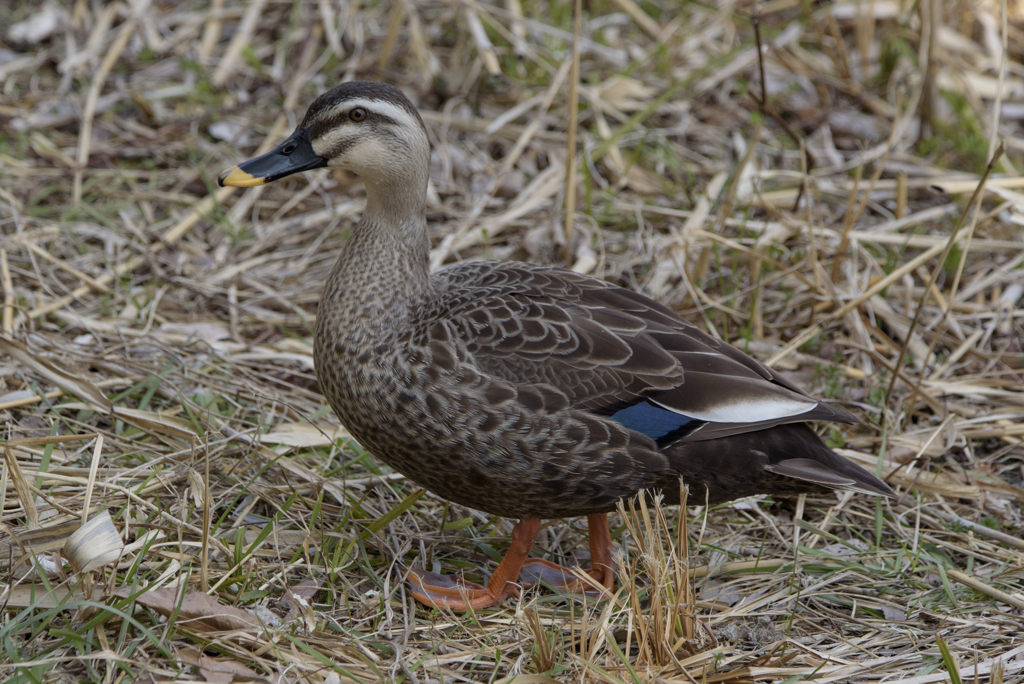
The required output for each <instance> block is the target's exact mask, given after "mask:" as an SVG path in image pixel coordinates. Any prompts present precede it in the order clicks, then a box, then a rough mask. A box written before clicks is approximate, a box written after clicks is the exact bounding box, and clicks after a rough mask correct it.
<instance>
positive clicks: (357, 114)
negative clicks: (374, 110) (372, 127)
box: [348, 107, 366, 121]
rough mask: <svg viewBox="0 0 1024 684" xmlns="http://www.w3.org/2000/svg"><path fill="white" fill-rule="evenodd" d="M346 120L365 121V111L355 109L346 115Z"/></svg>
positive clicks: (359, 108) (358, 108)
mask: <svg viewBox="0 0 1024 684" xmlns="http://www.w3.org/2000/svg"><path fill="white" fill-rule="evenodd" d="M348 118H350V119H352V120H353V121H363V120H365V119H366V110H365V109H363V108H362V107H356V108H355V109H353V110H352V111H351V112H349V113H348Z"/></svg>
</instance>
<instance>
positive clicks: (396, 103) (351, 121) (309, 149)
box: [218, 81, 430, 203]
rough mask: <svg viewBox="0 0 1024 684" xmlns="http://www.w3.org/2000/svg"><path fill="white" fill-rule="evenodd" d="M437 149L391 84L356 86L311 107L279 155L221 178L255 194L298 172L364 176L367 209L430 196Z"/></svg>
mask: <svg viewBox="0 0 1024 684" xmlns="http://www.w3.org/2000/svg"><path fill="white" fill-rule="evenodd" d="M429 159H430V143H429V142H428V140H427V131H426V128H425V127H424V125H423V119H421V118H420V115H419V112H417V111H416V107H414V106H413V104H412V103H411V102H409V100H408V98H406V97H405V95H403V94H402V92H401V91H400V90H398V89H397V88H395V87H393V86H390V85H387V84H386V83H374V82H369V81H350V82H348V83H342V84H341V85H339V86H338V87H336V88H333V89H332V90H329V91H327V92H326V93H324V94H323V95H321V96H320V97H318V98H317V99H316V100H314V101H313V104H311V105H310V106H309V110H307V111H306V116H305V117H304V118H303V119H302V123H300V124H299V126H298V128H296V129H295V132H294V133H292V134H291V135H290V136H288V139H287V140H285V141H284V142H282V143H281V144H280V145H278V146H277V148H275V149H274V150H272V151H270V152H268V153H267V154H264V155H262V156H259V157H256V158H255V159H250V160H249V161H247V162H243V163H241V164H239V165H238V166H232V167H231V168H230V169H227V170H225V171H224V172H222V173H221V174H220V176H219V178H218V181H219V183H220V184H221V185H222V186H223V185H233V186H236V187H243V188H247V187H251V186H254V185H263V184H264V183H269V182H271V181H275V180H277V179H279V178H284V177H285V176H289V175H291V174H293V173H298V172H299V171H309V170H311V169H319V168H323V167H325V166H326V167H330V168H332V169H345V170H347V171H352V172H354V173H357V174H359V175H360V176H361V177H362V178H363V181H364V182H365V184H366V190H367V201H368V203H371V202H375V201H376V200H379V199H382V198H381V197H380V194H381V193H387V194H388V198H389V199H388V201H389V202H393V201H394V200H395V199H397V198H396V197H393V195H396V194H397V195H399V196H401V197H402V198H405V199H420V198H422V197H424V196H425V193H426V186H427V175H428V169H429Z"/></svg>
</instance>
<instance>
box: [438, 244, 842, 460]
mask: <svg viewBox="0 0 1024 684" xmlns="http://www.w3.org/2000/svg"><path fill="white" fill-rule="evenodd" d="M434 278H435V285H436V288H435V291H437V292H442V293H444V296H443V297H442V298H440V299H439V300H438V301H437V305H436V308H435V310H434V311H433V312H431V314H429V315H431V316H432V317H434V319H435V320H436V321H437V322H438V323H439V324H442V325H443V326H444V328H445V331H444V333H442V336H443V337H444V338H446V339H447V340H458V343H459V344H461V345H464V349H465V350H466V352H467V353H468V354H469V356H470V357H471V358H472V359H473V361H474V363H475V365H476V367H477V368H478V369H479V370H480V371H481V372H483V373H485V374H490V375H493V376H495V377H500V378H502V379H505V380H507V381H509V382H513V383H515V384H517V385H536V386H549V387H551V388H553V389H555V390H557V392H558V393H560V394H564V395H565V396H566V397H567V398H568V402H569V405H570V406H571V407H572V408H576V409H586V410H589V411H592V412H594V413H596V414H600V415H606V416H614V415H615V414H616V413H617V412H618V411H621V410H623V409H626V408H628V407H630V406H633V405H636V404H637V403H638V402H648V403H649V404H650V405H651V406H652V407H657V408H660V409H663V410H664V411H666V412H671V413H673V414H678V415H680V416H684V417H686V418H688V419H690V421H689V423H688V428H687V429H686V430H681V431H679V432H678V434H676V433H674V434H673V439H675V440H707V439H713V438H717V437H722V436H726V435H730V434H740V433H744V432H750V431H753V430H760V429H764V428H767V427H770V426H773V425H779V424H783V423H791V422H801V421H807V420H838V421H844V422H853V421H854V420H855V419H854V418H853V417H852V416H850V414H848V413H847V412H845V411H843V410H842V409H838V408H834V407H831V406H828V405H826V404H822V403H820V402H818V401H816V400H815V399H813V398H811V397H810V396H808V395H807V394H806V393H804V392H802V391H801V390H799V389H798V388H796V387H794V386H793V385H791V384H790V383H788V382H786V381H785V380H783V379H782V378H780V377H779V376H777V375H776V374H775V373H773V372H772V371H771V370H770V369H769V368H767V367H766V366H764V365H763V364H761V363H759V362H757V361H756V360H754V359H752V358H750V357H749V356H747V355H745V354H743V353H742V352H741V351H740V350H738V349H736V348H735V347H733V346H731V345H729V344H726V343H724V342H722V341H721V340H718V339H717V338H715V337H712V336H711V335H708V334H706V333H704V332H702V331H701V330H700V329H698V328H697V327H695V326H694V325H692V324H690V323H688V322H687V321H685V320H683V319H682V318H681V317H679V316H678V315H677V314H676V313H675V312H673V311H672V310H671V309H668V308H667V307H665V306H663V305H661V304H658V303H657V302H655V301H653V300H651V299H650V298H648V297H645V296H643V295H641V294H638V293H636V292H632V291H630V290H626V289H623V288H620V287H616V286H614V285H611V284H609V283H606V282H604V281H601V280H598V279H596V278H591V277H589V276H584V275H580V274H577V273H574V272H572V271H566V270H564V269H558V268H551V267H537V266H531V265H529V264H523V263H514V262H468V263H463V264H457V265H454V266H451V267H448V268H446V269H443V270H442V271H439V272H438V273H437V274H435V276H434ZM421 329H422V328H421ZM652 410H657V409H652Z"/></svg>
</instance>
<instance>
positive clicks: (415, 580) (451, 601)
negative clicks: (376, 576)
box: [405, 570, 519, 610]
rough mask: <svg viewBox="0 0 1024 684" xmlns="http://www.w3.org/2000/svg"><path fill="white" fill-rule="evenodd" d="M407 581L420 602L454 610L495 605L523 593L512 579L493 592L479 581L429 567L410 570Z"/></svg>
mask: <svg viewBox="0 0 1024 684" xmlns="http://www.w3.org/2000/svg"><path fill="white" fill-rule="evenodd" d="M492 584H493V582H492ZM405 585H406V587H407V588H408V589H409V593H410V594H412V597H413V598H414V599H416V600H417V601H419V602H420V603H423V604H425V605H428V606H433V607H435V608H450V609H452V610H470V609H472V610H480V609H482V608H491V607H494V606H497V605H499V604H501V602H502V601H504V600H505V599H506V598H508V597H509V596H518V595H519V589H518V588H517V587H516V585H515V584H512V583H511V582H506V583H505V586H504V587H503V588H502V589H500V590H498V591H497V592H492V591H491V590H490V588H489V587H485V586H482V585H480V584H477V583H476V582H470V581H468V580H464V579H462V578H461V577H450V576H448V575H438V574H437V573H435V572H428V571H426V570H410V571H409V575H408V576H407V577H406V580H405Z"/></svg>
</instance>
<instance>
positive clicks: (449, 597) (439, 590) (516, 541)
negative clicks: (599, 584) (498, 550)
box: [406, 518, 608, 610]
mask: <svg viewBox="0 0 1024 684" xmlns="http://www.w3.org/2000/svg"><path fill="white" fill-rule="evenodd" d="M607 527H608V525H607V523H605V529H606V530H607ZM539 531H540V520H538V519H537V518H530V519H528V520H520V521H519V524H518V525H516V526H515V529H513V530H512V545H511V546H510V547H509V549H508V552H507V553H505V557H504V558H502V559H501V563H499V564H498V567H497V569H496V570H495V571H494V574H493V575H491V580H490V581H489V582H488V583H487V586H486V587H483V586H480V585H479V584H477V583H475V582H467V581H466V580H464V579H462V578H457V577H456V578H452V577H445V576H443V575H438V574H437V573H433V572H427V571H426V570H410V571H409V576H408V578H407V579H406V586H407V587H408V588H409V592H410V593H411V594H412V596H413V598H415V599H416V600H417V601H419V602H420V603H425V604H427V605H428V606H434V607H436V608H441V607H447V608H451V609H452V610H469V609H473V610H479V609H481V608H489V607H491V606H495V605H498V604H499V603H501V602H502V601H504V600H505V599H507V598H508V597H509V596H512V595H513V594H515V595H517V596H518V595H519V589H518V588H517V587H516V585H515V581H516V578H517V577H519V571H520V570H521V569H522V567H523V562H524V561H525V560H526V557H527V556H528V555H530V550H531V549H532V548H533V542H534V541H536V539H537V533H538V532H539Z"/></svg>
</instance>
